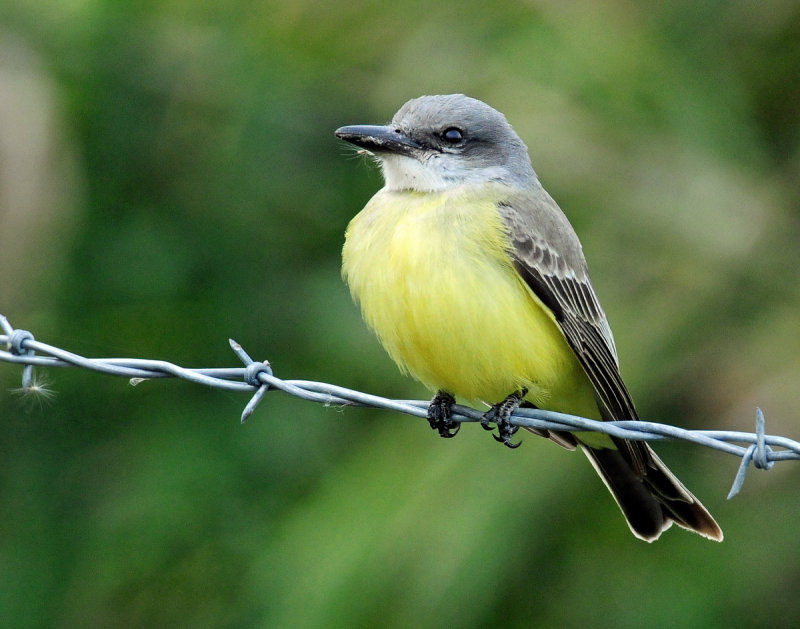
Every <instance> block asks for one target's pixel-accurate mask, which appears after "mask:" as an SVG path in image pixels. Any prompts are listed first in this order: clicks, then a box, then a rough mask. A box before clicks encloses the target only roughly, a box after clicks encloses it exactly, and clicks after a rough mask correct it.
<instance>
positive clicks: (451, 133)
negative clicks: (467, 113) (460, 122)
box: [442, 127, 464, 144]
mask: <svg viewBox="0 0 800 629" xmlns="http://www.w3.org/2000/svg"><path fill="white" fill-rule="evenodd" d="M442 139H444V141H445V142H448V143H450V144H458V143H459V142H461V141H462V140H463V139H464V134H463V133H462V132H461V129H459V128H457V127H448V128H447V129H445V130H444V132H443V133H442Z"/></svg>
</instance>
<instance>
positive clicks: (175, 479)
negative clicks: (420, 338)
mask: <svg viewBox="0 0 800 629" xmlns="http://www.w3.org/2000/svg"><path fill="white" fill-rule="evenodd" d="M450 92H464V93H467V94H469V95H471V96H475V97H477V98H480V99H483V100H485V101H487V102H489V103H490V104H492V105H493V106H495V107H496V108H497V109H499V110H501V111H503V112H504V113H505V114H506V115H507V117H508V118H509V120H510V121H511V123H512V124H513V125H514V127H515V129H516V130H517V131H518V132H519V133H520V135H521V136H522V137H523V139H524V140H525V141H526V142H527V144H528V146H529V148H530V152H531V155H532V158H533V162H534V166H535V168H536V169H537V171H538V173H539V175H540V177H541V179H542V181H543V182H544V184H545V186H546V187H547V188H548V190H549V191H550V192H551V194H552V195H553V196H554V197H555V198H556V199H557V200H558V201H559V203H560V204H561V206H562V208H563V209H564V210H565V211H566V212H567V214H568V215H569V216H570V218H571V220H572V222H573V224H574V225H575V227H576V229H577V231H578V233H579V234H580V235H581V238H582V240H583V243H584V249H585V251H586V254H587V258H588V259H589V263H590V267H591V269H592V271H593V278H594V283H595V286H596V288H597V290H598V293H599V294H600V297H601V300H602V302H603V304H604V305H605V308H606V311H607V313H608V315H609V318H610V320H611V324H612V327H613V328H614V330H615V334H616V339H617V345H618V348H619V350H620V354H621V358H622V368H623V374H624V376H625V378H626V380H627V382H628V384H629V387H630V388H631V390H632V392H633V394H634V396H635V398H636V399H637V401H638V405H639V408H640V411H641V414H642V416H643V417H645V418H648V419H652V420H656V421H665V422H668V423H674V424H678V425H681V426H685V427H696V428H701V427H702V428H730V429H739V430H751V429H752V427H753V424H754V408H755V406H756V405H760V406H761V407H762V408H763V409H764V411H765V413H766V416H767V427H768V431H769V432H771V433H777V434H783V435H786V436H790V437H795V438H796V437H797V436H798V434H800V427H799V426H798V420H799V419H800V418H799V417H798V416H799V415H800V413H799V412H798V411H799V409H800V403H799V402H798V398H797V384H798V382H800V359H799V358H798V356H799V355H800V351H799V350H800V334H799V332H800V326H799V325H798V321H799V320H800V315H798V309H799V308H800V283H798V281H797V280H798V271H799V270H800V254H799V253H798V242H800V211H798V206H799V203H800V188H799V187H798V181H800V104H799V103H800V4H798V2H797V1H796V0H793V1H789V0H765V1H764V2H760V3H754V2H751V1H749V0H733V1H727V2H719V1H711V0H705V1H702V2H695V1H688V0H683V1H680V0H679V1H675V2H668V3H661V4H658V5H656V4H655V3H649V2H644V1H640V2H626V1H624V0H612V1H609V2H605V3H595V2H590V1H588V0H584V1H583V2H572V3H560V2H556V1H555V0H550V1H547V0H539V1H530V2H521V1H520V2H504V3H490V2H478V1H475V0H461V1H459V2H440V3H431V2H430V1H429V0H425V1H420V2H412V1H397V2H393V3H385V2H377V1H373V2H368V1H362V2H358V1H353V2H348V3H322V2H312V1H310V0H306V1H304V0H285V1H272V2H269V1H266V2H237V1H235V0H233V1H230V2H226V3H214V4H211V3H202V2H186V1H180V0H159V1H158V2H154V1H150V2H147V1H140V2H124V1H111V0H95V1H92V2H88V1H83V2H81V1H76V0H68V1H65V2H59V3H50V2H44V1H35V0H14V1H13V2H12V1H11V0H2V3H0V313H3V314H5V315H7V316H8V317H9V319H10V320H11V322H12V324H14V325H15V326H17V327H20V328H26V329H30V330H32V331H33V332H34V333H35V334H36V335H37V337H38V338H39V339H40V340H42V341H45V342H50V343H53V344H55V345H59V346H62V347H65V348H67V349H71V350H73V351H76V352H79V353H83V354H87V355H90V356H125V357H129V356H133V357H142V358H162V359H167V360H171V361H173V362H177V363H180V364H184V365H188V366H236V364H237V360H236V359H235V357H234V356H233V355H232V353H231V352H230V350H229V349H228V347H227V339H228V338H229V337H232V338H235V339H236V340H237V341H239V342H240V343H242V345H244V347H245V348H246V349H247V350H248V352H249V353H250V354H251V355H252V356H254V357H256V358H258V359H267V358H268V359H269V360H270V361H272V364H273V366H274V369H275V371H276V374H277V375H279V376H281V377H284V378H302V379H318V380H323V381H328V382H334V383H336V384H340V385H344V386H349V387H354V388H359V389H362V390H366V391H369V392H374V393H378V394H383V395H388V396H393V397H427V395H428V393H427V392H426V391H424V390H423V389H422V388H421V387H420V386H418V385H416V384H415V383H414V382H412V381H410V380H408V379H407V378H404V377H403V376H401V375H400V374H399V373H398V372H397V370H396V369H395V367H394V365H393V364H392V363H391V362H390V361H389V359H388V358H387V357H386V356H385V355H384V353H383V352H382V350H381V349H380V347H379V346H378V344H377V342H376V341H375V340H374V338H373V337H372V336H371V335H370V333H369V332H368V331H367V330H366V328H365V326H364V325H363V323H362V322H361V319H360V317H359V314H358V311H357V309H356V308H355V307H354V306H353V304H352V303H351V302H350V298H349V295H348V293H347V291H346V288H345V287H344V286H343V284H342V282H341V280H340V278H339V254H340V248H341V244H342V240H343V232H344V229H345V226H346V225H347V222H348V220H349V219H350V218H351V216H353V215H354V214H355V213H356V212H357V211H358V210H359V209H360V208H361V207H362V206H363V205H364V203H365V202H366V201H367V199H368V198H369V197H370V196H371V194H372V193H373V192H374V191H375V190H377V189H378V188H379V187H380V185H381V181H380V175H379V173H378V172H377V170H376V169H375V168H373V167H371V166H370V165H368V164H367V162H366V161H364V160H362V159H360V158H354V154H353V151H352V150H349V149H348V148H347V147H345V146H344V145H342V144H341V143H339V142H337V141H336V140H335V138H334V137H333V130H334V129H335V128H336V127H338V126H340V125H342V124H353V123H380V122H385V121H387V120H388V119H389V118H391V116H392V114H393V113H394V112H395V110H396V109H397V108H398V107H399V106H400V105H401V104H402V103H403V102H405V101H406V100H407V99H409V98H412V97H415V96H418V95H420V94H425V93H450ZM443 315H444V316H446V313H443ZM40 376H41V378H44V379H45V380H46V382H45V384H46V386H48V387H49V388H50V389H52V391H53V393H54V395H53V396H52V397H51V399H45V398H44V397H42V396H38V397H30V396H25V397H23V396H20V395H18V394H15V393H14V392H13V389H14V388H15V387H19V382H20V369H18V368H17V367H14V366H11V365H3V364H0V623H1V624H2V625H3V626H8V627H15V628H17V627H19V628H25V627H64V628H71V627H161V626H185V627H412V626H414V627H438V626H458V627H501V626H502V627H587V626H588V627H642V626H652V627H666V626H670V627H731V626H736V627H763V626H790V625H791V624H792V621H791V619H792V618H794V619H795V620H796V619H797V618H798V617H800V596H798V592H799V591H800V552H799V551H798V535H797V531H798V515H800V510H799V509H798V506H799V505H800V502H799V501H798V486H799V485H800V467H798V466H797V465H796V464H792V463H784V464H782V465H778V466H776V468H775V469H774V470H773V471H772V472H770V473H769V474H766V473H761V472H751V473H750V475H749V476H748V478H747V481H746V483H745V486H744V490H743V492H742V494H741V495H740V496H738V497H737V498H736V499H735V500H733V501H730V502H728V501H726V500H725V495H726V493H727V491H728V488H729V486H730V483H731V481H732V480H733V477H734V474H735V471H736V468H737V460H736V459H734V458H733V457H730V456H727V455H723V454H720V453H716V452H712V451H709V450H704V449H701V448H699V447H696V446H691V445H686V444H663V445H659V446H658V451H659V453H660V454H661V455H662V458H664V459H665V460H666V461H667V462H668V463H669V464H670V466H671V467H672V469H673V470H675V471H676V473H677V474H678V475H679V476H680V477H681V478H682V479H683V480H684V481H685V482H686V483H687V485H689V486H690V487H691V488H692V489H693V490H694V491H695V493H697V494H698V496H700V497H701V498H702V499H703V501H704V502H705V504H706V505H707V506H708V507H709V509H710V510H711V511H712V512H713V513H714V515H715V516H716V517H717V519H718V520H719V522H720V524H721V525H722V527H723V529H724V531H725V534H726V540H725V542H724V543H723V544H714V543H711V542H708V541H705V540H703V539H701V538H699V537H697V536H694V535H690V534H689V533H685V532H683V531H680V530H677V529H676V530H672V531H670V532H668V533H667V534H665V535H664V536H663V537H662V539H661V540H660V541H658V542H657V543H655V544H653V545H647V544H644V543H642V542H640V541H638V540H636V539H634V538H633V537H632V536H631V535H630V533H629V531H628V529H627V527H626V526H625V524H624V521H623V519H622V517H621V515H620V514H619V512H618V510H617V507H616V506H615V505H614V503H613V501H612V500H611V498H610V497H609V496H608V494H607V492H606V491H605V489H604V488H603V487H602V484H601V483H600V481H599V480H598V478H597V477H596V476H595V475H594V473H593V471H592V469H591V467H590V466H589V465H588V463H587V462H586V460H584V457H581V456H580V455H577V454H573V455H571V454H569V453H567V452H565V451H563V450H561V449H560V448H557V447H555V446H554V445H552V444H550V443H548V442H545V441H544V440H537V439H535V438H534V437H532V436H529V437H527V438H525V440H524V441H525V443H524V445H523V447H522V448H520V449H519V450H515V451H511V450H508V449H506V448H502V447H500V446H498V445H497V444H495V443H494V442H493V441H492V440H491V439H490V438H489V436H488V435H486V434H484V433H483V431H481V430H480V429H478V428H477V427H475V426H468V427H466V428H465V429H464V430H463V431H462V432H461V434H460V435H459V436H458V438H457V439H455V440H452V441H446V440H442V439H438V438H436V437H435V435H434V434H433V433H431V431H430V430H429V429H428V427H427V425H426V424H425V422H423V421H416V420H411V419H408V418H403V417H400V416H395V415H392V414H389V413H381V412H378V411H373V410H364V409H347V410H344V411H342V410H339V409H336V408H323V407H319V406H315V405H312V404H310V403H305V402H301V401H298V400H295V399H291V398H287V397H285V396H283V395H282V394H278V393H275V394H270V395H269V396H268V397H267V399H266V400H265V401H264V402H263V403H262V405H261V407H260V408H259V409H258V412H257V413H256V414H255V415H254V416H253V417H252V418H251V419H250V420H249V422H248V423H247V424H245V425H244V426H241V425H239V423H238V415H239V413H240V411H241V409H242V407H243V406H244V404H245V403H246V401H247V396H246V395H243V394H233V393H226V392H221V391H217V390H210V389H205V388H200V387H197V386H193V385H189V384H186V383H182V382H174V381H156V382H146V383H143V384H141V385H139V386H138V387H136V388H133V387H131V386H130V385H129V384H127V382H126V381H125V380H123V379H114V378H110V377H106V376H100V375H97V374H93V373H89V372H85V371H78V370H51V371H49V372H46V373H40Z"/></svg>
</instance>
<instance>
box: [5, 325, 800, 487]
mask: <svg viewBox="0 0 800 629" xmlns="http://www.w3.org/2000/svg"><path fill="white" fill-rule="evenodd" d="M0 330H2V332H3V334H0V346H4V347H5V350H0V361H3V362H7V363H13V364H19V365H22V366H23V371H22V389H23V391H27V390H29V389H30V388H31V386H32V382H33V369H34V367H77V368H82V369H89V370H92V371H98V372H100V373H105V374H109V375H112V376H122V377H125V378H129V379H130V382H131V384H134V385H135V384H138V383H139V382H141V381H143V380H149V379H152V378H181V379H183V380H187V381H189V382H194V383H197V384H203V385H206V386H210V387H215V388H218V389H227V390H230V391H249V392H253V395H252V397H251V398H250V400H249V402H248V403H247V405H246V406H245V408H244V410H243V412H242V416H241V421H242V422H244V421H245V420H246V419H247V418H248V417H249V416H250V415H251V414H252V413H253V411H255V409H256V407H257V406H258V404H259V403H260V402H261V400H262V399H263V397H264V395H265V394H266V393H267V392H268V391H283V392H284V393H287V394H289V395H291V396H294V397H297V398H300V399H303V400H307V401H310V402H317V403H320V404H325V405H331V406H366V407H371V408H379V409H386V410H391V411H395V412H398V413H404V414H406V415H411V416H414V417H421V418H425V417H427V408H428V404H429V402H428V401H425V400H393V399H389V398H384V397H380V396H377V395H371V394H369V393H363V392H361V391H355V390H353V389H347V388H345V387H341V386H337V385H334V384H328V383H325V382H314V381H309V380H283V379H281V378H278V377H277V376H275V375H274V374H273V372H272V368H271V367H270V364H269V362H268V361H263V362H258V361H254V360H253V359H252V358H250V356H249V355H248V354H247V352H246V351H245V350H244V349H243V348H242V347H241V345H239V344H238V343H236V342H235V341H233V340H229V344H230V346H231V349H232V350H233V351H234V353H235V354H236V356H237V357H238V358H239V359H240V360H241V361H242V363H243V364H244V367H223V368H187V367H181V366H179V365H176V364H174V363H170V362H168V361H164V360H151V359H145V358H87V357H85V356H80V355H78V354H75V353H73V352H70V351H67V350H64V349H61V348H59V347H55V346H53V345H48V344H47V343H42V342H40V341H37V340H36V339H35V338H34V336H33V334H32V333H30V332H28V331H27V330H19V329H14V328H13V327H12V326H11V324H10V323H9V321H8V319H7V318H6V317H4V316H3V315H0ZM452 410H453V415H452V419H453V421H456V422H479V421H480V420H481V418H482V417H483V412H482V411H479V410H477V409H474V408H470V407H467V406H461V405H454V406H453V409H452ZM510 421H511V423H512V424H514V425H517V426H522V427H526V428H537V429H543V430H562V431H577V430H579V431H590V432H599V433H605V434H607V435H611V436H612V437H619V438H621V439H631V440H634V441H658V440H680V441H686V442H689V443H693V444H696V445H700V446H704V447H707V448H712V449H714V450H719V451H721V452H726V453H728V454H732V455H734V456H738V457H740V458H741V459H742V461H741V463H740V465H739V469H738V471H737V473H736V477H735V479H734V482H733V485H732V487H731V490H730V492H729V494H728V498H729V499H730V498H733V497H734V496H735V495H736V494H737V493H739V490H740V489H741V487H742V484H743V483H744V479H745V475H746V473H747V470H748V469H749V467H750V464H751V463H752V464H753V465H754V466H755V467H756V468H758V469H771V468H772V467H773V465H774V463H775V462H776V461H786V460H800V442H797V441H795V440H793V439H789V438H787V437H780V436H776V435H768V434H766V432H765V420H764V414H763V413H762V412H761V409H756V430H755V432H752V433H750V432H741V431H732V430H686V429H684V428H679V427H677V426H671V425H669V424H663V423H656V422H649V421H615V422H606V421H597V420H593V419H588V418H585V417H576V416H574V415H566V414H564V413H557V412H554V411H547V410H543V409H527V408H520V409H518V410H517V411H515V412H514V414H513V415H512V416H511V417H510ZM775 448H778V449H775Z"/></svg>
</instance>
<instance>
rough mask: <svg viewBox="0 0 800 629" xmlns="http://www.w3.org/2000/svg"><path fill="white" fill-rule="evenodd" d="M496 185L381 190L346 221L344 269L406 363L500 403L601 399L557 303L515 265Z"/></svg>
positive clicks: (439, 383)
mask: <svg viewBox="0 0 800 629" xmlns="http://www.w3.org/2000/svg"><path fill="white" fill-rule="evenodd" d="M500 198H502V188H500V187H499V186H484V187H483V188H482V190H481V192H477V191H476V190H475V188H474V187H471V186H463V187H461V188H458V189H455V190H448V191H445V192H436V193H420V192H411V191H386V190H381V191H380V192H378V193H377V194H376V195H375V196H374V197H373V198H372V200H371V201H370V202H369V203H368V204H367V206H366V207H365V208H364V209H363V210H362V211H361V212H360V213H359V214H358V215H357V216H356V217H355V218H354V219H353V220H352V221H351V223H350V225H349V227H348V229H347V235H346V241H345V245H344V250H343V253H342V258H343V265H342V274H343V276H344V278H345V280H346V281H347V283H348V285H349V287H350V291H351V293H352V295H353V297H354V298H355V299H356V301H358V302H359V303H360V305H361V310H362V314H363V316H364V319H365V321H366V322H367V324H368V325H369V326H370V327H371V328H372V329H373V330H374V331H375V333H376V334H377V335H378V338H379V339H380V341H381V343H382V344H383V346H384V347H385V348H386V350H387V351H388V352H389V354H390V355H391V357H392V358H393V359H394V361H395V362H396V363H397V364H398V365H399V366H400V367H401V369H403V370H406V371H408V372H410V373H411V374H412V375H413V376H414V377H416V378H417V379H418V380H420V381H421V382H423V383H424V384H425V385H427V386H428V387H430V388H431V389H434V390H436V389H444V390H446V391H449V392H450V393H453V394H454V395H456V396H457V397H460V398H462V399H465V400H467V401H471V402H477V401H485V402H488V403H493V402H497V401H500V400H502V399H503V398H505V397H506V396H507V395H508V394H509V393H512V392H513V391H516V390H518V389H520V388H521V387H527V388H528V390H529V394H528V396H527V397H528V399H529V400H530V401H531V402H533V403H534V404H536V405H537V406H540V407H542V408H550V409H553V410H559V411H562V412H568V413H578V414H583V415H584V416H586V415H589V416H592V415H596V406H595V403H594V398H593V396H592V392H591V386H590V385H589V383H588V379H587V378H586V376H585V374H584V372H583V370H582V368H581V367H580V364H579V363H578V361H577V359H576V358H575V356H574V354H573V353H572V350H571V349H570V347H569V346H568V344H567V342H566V340H565V339H564V336H563V334H562V333H561V331H560V329H559V328H558V326H557V325H556V323H555V321H554V319H553V316H552V314H551V313H550V311H549V310H547V309H546V308H545V307H544V306H543V305H542V304H541V302H540V301H539V300H538V298H536V297H535V295H534V294H533V293H532V291H531V290H530V289H529V288H528V286H527V285H526V284H525V282H524V281H523V280H522V278H521V277H520V276H519V275H518V274H517V272H516V271H515V270H514V268H513V266H512V264H511V259H510V257H509V255H508V251H509V248H510V244H509V242H508V238H507V235H506V231H505V228H504V225H503V223H502V219H501V217H500V215H499V214H498V212H497V206H496V201H497V200H498V199H500Z"/></svg>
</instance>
